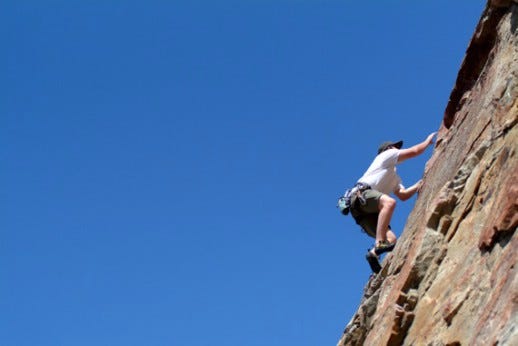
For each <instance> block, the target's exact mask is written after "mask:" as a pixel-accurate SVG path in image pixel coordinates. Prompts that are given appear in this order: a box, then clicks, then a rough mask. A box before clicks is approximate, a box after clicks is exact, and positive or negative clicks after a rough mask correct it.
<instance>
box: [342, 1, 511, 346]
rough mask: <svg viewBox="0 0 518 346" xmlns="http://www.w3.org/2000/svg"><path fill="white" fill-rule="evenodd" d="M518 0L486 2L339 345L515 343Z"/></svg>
mask: <svg viewBox="0 0 518 346" xmlns="http://www.w3.org/2000/svg"><path fill="white" fill-rule="evenodd" d="M517 124H518V1H517V0H507V1H506V0H491V1H489V2H488V5H487V6H486V9H485V10H484V13H483V14H482V17H481V19H480V22H479V24H478V25H477V28H476V29H475V33H474V35H473V38H472V40H471V42H470V44H469V47H468V49H467V51H466V56H465V58H464V61H463V63H462V65H461V67H460V70H459V75H458V78H457V81H456V84H455V87H454V88H453V90H452V93H451V96H450V99H449V101H448V105H447V107H446V110H445V115H444V119H443V124H442V125H441V128H440V129H439V135H438V140H437V143H436V147H435V150H434V154H433V156H432V158H431V159H430V161H429V162H428V163H427V166H426V172H425V180H424V185H423V188H422V191H421V193H420V195H419V198H418V199H417V201H416V205H415V207H414V210H413V211H412V213H411V215H410V216H409V218H408V221H407V225H406V227H405V230H404V232H403V233H402V235H401V237H400V239H399V241H398V246H397V247H396V248H395V250H394V252H393V253H392V254H390V256H387V257H386V259H385V260H384V267H383V269H382V272H381V273H380V274H378V275H377V276H376V277H373V278H371V279H370V281H369V283H368V284H367V286H366V289H365V292H364V298H363V299H362V302H361V303H360V307H359V309H358V312H357V313H356V314H355V315H354V316H353V318H352V319H351V322H350V323H349V324H348V325H347V327H346V329H345V331H344V334H343V335H342V338H341V339H340V341H339V342H338V345H451V346H453V345H518V275H517V270H518V269H517V267H518V233H517V232H516V228H517V226H518V153H517V151H518V126H517Z"/></svg>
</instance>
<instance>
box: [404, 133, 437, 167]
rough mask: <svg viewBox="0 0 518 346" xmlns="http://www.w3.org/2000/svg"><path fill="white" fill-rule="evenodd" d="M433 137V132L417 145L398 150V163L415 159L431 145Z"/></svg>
mask: <svg viewBox="0 0 518 346" xmlns="http://www.w3.org/2000/svg"><path fill="white" fill-rule="evenodd" d="M434 136H435V132H434V133H431V134H429V135H428V137H427V138H426V139H425V140H424V141H422V142H421V143H419V144H416V145H414V146H412V147H410V148H407V149H400V150H399V157H398V162H402V161H405V160H408V159H411V158H412V157H416V156H417V155H420V154H422V153H423V152H424V151H425V150H426V148H427V147H428V146H429V145H432V144H433V137H434Z"/></svg>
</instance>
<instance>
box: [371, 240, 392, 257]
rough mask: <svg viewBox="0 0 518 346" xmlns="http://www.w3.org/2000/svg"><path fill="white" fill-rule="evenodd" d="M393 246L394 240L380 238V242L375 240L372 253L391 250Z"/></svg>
mask: <svg viewBox="0 0 518 346" xmlns="http://www.w3.org/2000/svg"><path fill="white" fill-rule="evenodd" d="M394 246H396V242H393V243H389V242H388V241H386V240H382V241H380V242H377V243H376V246H374V253H375V254H376V255H378V256H379V255H381V254H382V253H385V252H389V251H392V250H393V249H394Z"/></svg>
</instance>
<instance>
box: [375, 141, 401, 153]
mask: <svg viewBox="0 0 518 346" xmlns="http://www.w3.org/2000/svg"><path fill="white" fill-rule="evenodd" d="M402 146H403V141H399V142H383V143H381V145H380V146H379V148H378V154H381V153H382V152H384V151H385V150H387V148H388V147H396V148H398V149H401V147H402Z"/></svg>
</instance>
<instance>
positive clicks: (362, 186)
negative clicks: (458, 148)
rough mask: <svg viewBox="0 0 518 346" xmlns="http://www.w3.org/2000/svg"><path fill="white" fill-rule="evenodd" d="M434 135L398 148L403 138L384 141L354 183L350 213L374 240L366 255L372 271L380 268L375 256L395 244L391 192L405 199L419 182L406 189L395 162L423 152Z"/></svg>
mask: <svg viewBox="0 0 518 346" xmlns="http://www.w3.org/2000/svg"><path fill="white" fill-rule="evenodd" d="M434 136H435V132H434V133H431V134H430V135H429V136H428V137H427V138H426V139H425V140H424V141H423V142H421V143H419V144H416V145H414V146H412V147H410V148H408V149H401V148H402V146H403V141H399V142H384V143H383V144H381V145H380V147H379V149H378V155H377V156H376V158H375V159H374V161H373V162H372V164H371V165H370V167H369V168H368V169H367V171H366V172H365V173H364V174H363V176H362V177H361V178H360V179H359V180H358V183H357V184H356V187H355V190H354V193H353V196H352V198H351V215H352V216H353V217H354V219H355V220H356V223H358V224H359V225H360V226H361V227H362V229H363V230H364V231H365V233H367V234H368V235H369V236H371V237H373V238H375V239H376V243H375V245H374V247H373V248H372V249H371V250H370V251H369V253H368V254H367V260H369V264H371V267H373V271H375V272H378V271H379V270H380V269H381V267H380V266H379V261H378V256H379V255H380V254H382V253H384V252H387V251H391V250H392V249H393V248H394V246H395V244H396V235H395V234H394V232H392V230H391V229H390V225H389V224H390V220H391V218H392V214H393V212H394V208H395V207H396V200H395V199H394V198H392V197H390V194H391V193H393V194H394V195H395V196H396V197H398V198H399V199H400V200H402V201H405V200H407V199H409V198H410V197H412V196H413V195H414V194H415V193H416V192H417V191H418V190H419V188H420V187H421V183H422V181H421V180H419V181H418V182H417V183H415V184H414V185H412V186H410V187H409V188H405V187H404V186H403V184H402V181H401V178H400V177H399V175H398V174H397V173H396V165H397V164H399V163H401V162H403V161H405V160H408V159H410V158H413V157H416V156H418V155H420V154H422V153H423V152H424V151H425V150H426V148H427V147H428V146H429V145H432V144H433V138H434ZM371 261H372V262H373V263H371ZM376 263H377V265H376ZM373 264H374V265H373Z"/></svg>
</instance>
